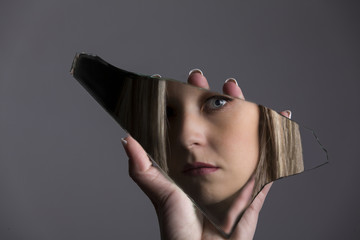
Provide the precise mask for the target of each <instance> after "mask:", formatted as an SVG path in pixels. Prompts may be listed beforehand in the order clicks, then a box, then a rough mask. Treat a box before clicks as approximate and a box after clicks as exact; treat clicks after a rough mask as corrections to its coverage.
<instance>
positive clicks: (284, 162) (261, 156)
mask: <svg viewBox="0 0 360 240" xmlns="http://www.w3.org/2000/svg"><path fill="white" fill-rule="evenodd" d="M71 72H72V74H73V76H74V77H75V78H76V79H77V80H78V81H79V82H80V83H81V84H82V85H83V86H84V87H85V88H86V89H87V90H88V91H89V92H90V94H91V95H92V96H93V97H94V98H95V99H96V100H97V101H98V102H99V103H100V104H101V105H102V106H103V107H104V108H105V109H106V111H107V112H109V113H110V114H111V116H112V117H113V118H114V119H115V120H116V121H117V122H118V123H119V124H120V125H121V126H122V127H123V128H124V129H125V130H126V131H127V132H129V133H130V134H131V135H132V136H133V137H134V138H135V139H136V140H137V141H138V142H139V143H140V144H141V145H142V146H143V147H144V149H145V150H146V151H147V153H148V154H149V156H150V157H151V158H152V161H153V162H154V164H155V165H157V166H158V167H159V168H160V169H161V170H162V171H163V173H164V174H167V175H168V176H169V177H170V178H171V179H172V180H173V181H174V182H175V183H176V184H177V185H178V186H179V187H180V188H181V189H182V190H183V191H184V192H185V193H186V194H187V195H188V196H189V197H190V199H192V201H193V202H194V203H195V204H196V206H197V207H198V208H199V209H200V210H201V211H202V212H203V213H204V215H205V216H206V217H207V218H208V219H209V220H210V221H211V222H212V223H213V224H214V225H215V226H216V228H217V229H219V231H220V232H221V233H222V234H223V235H224V236H226V237H229V236H230V235H231V233H232V231H233V229H234V228H235V226H236V223H237V222H238V221H239V220H240V219H241V216H242V214H243V213H244V211H245V210H246V208H247V207H248V206H249V205H250V204H251V202H252V200H253V199H254V198H255V197H256V195H257V194H258V193H259V191H260V190H261V189H262V188H263V187H264V186H265V185H266V184H267V183H269V182H272V181H274V180H276V179H279V178H283V177H285V176H290V175H294V174H298V173H301V172H303V171H304V169H311V168H314V167H317V166H320V165H321V164H323V163H325V162H326V161H327V159H326V154H324V151H323V149H322V148H321V146H319V144H318V141H317V138H316V136H315V135H314V134H313V132H312V131H311V130H306V129H302V128H301V127H300V126H299V125H298V124H297V123H296V122H294V121H291V120H289V119H288V118H286V117H284V116H282V115H280V114H278V113H277V112H275V111H273V110H271V109H269V108H266V107H264V106H261V105H257V104H255V103H252V102H248V101H245V100H242V99H238V98H234V97H231V96H227V95H224V94H219V93H216V92H212V91H209V90H205V89H201V88H198V87H194V86H191V85H188V84H185V83H181V82H178V81H174V80H170V79H159V78H155V77H150V76H141V75H137V74H134V73H131V72H127V71H124V70H121V69H118V68H116V67H114V66H112V65H110V64H108V63H106V62H105V61H103V60H102V59H100V58H99V57H96V56H91V55H86V54H79V55H77V56H76V57H75V59H74V62H73V66H72V69H71ZM303 130H304V131H303ZM303 136H306V137H305V138H306V141H304V137H303ZM302 139H303V140H302ZM305 146H306V147H305ZM307 148H315V149H317V151H316V152H318V153H319V154H318V155H317V156H315V157H313V156H307V155H306V154H304V153H306V149H307ZM304 156H306V158H304ZM304 159H305V162H304Z"/></svg>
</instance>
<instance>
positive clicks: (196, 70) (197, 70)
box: [189, 68, 204, 76]
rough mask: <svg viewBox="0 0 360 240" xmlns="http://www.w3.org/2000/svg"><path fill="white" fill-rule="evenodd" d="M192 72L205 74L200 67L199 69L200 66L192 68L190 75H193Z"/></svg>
mask: <svg viewBox="0 0 360 240" xmlns="http://www.w3.org/2000/svg"><path fill="white" fill-rule="evenodd" d="M192 73H200V74H201V75H203V76H204V74H203V72H202V71H201V70H200V69H198V68H195V69H193V70H191V71H190V72H189V75H191V74H192Z"/></svg>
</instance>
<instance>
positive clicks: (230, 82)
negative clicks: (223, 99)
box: [223, 78, 245, 100]
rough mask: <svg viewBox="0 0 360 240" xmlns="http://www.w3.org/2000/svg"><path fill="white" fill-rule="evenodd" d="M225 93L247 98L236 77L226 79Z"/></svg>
mask: <svg viewBox="0 0 360 240" xmlns="http://www.w3.org/2000/svg"><path fill="white" fill-rule="evenodd" d="M223 93H224V94H227V95H229V96H232V97H236V98H240V99H243V100H245V97H244V94H243V93H242V91H241V88H240V87H239V85H238V83H237V81H236V79H235V78H228V79H226V81H225V83H224V85H223Z"/></svg>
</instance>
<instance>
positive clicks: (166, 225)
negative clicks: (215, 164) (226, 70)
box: [123, 70, 301, 239]
mask: <svg viewBox="0 0 360 240" xmlns="http://www.w3.org/2000/svg"><path fill="white" fill-rule="evenodd" d="M188 82H189V84H192V85H194V86H197V87H201V88H207V89H208V88H209V86H208V83H207V80H206V78H205V77H204V76H203V74H202V73H201V71H197V70H195V71H192V72H191V73H190V75H189V79H188ZM166 90H170V91H171V89H166ZM223 90H224V93H225V94H227V95H229V96H232V97H237V98H240V99H244V96H243V94H242V92H241V90H240V88H239V87H238V85H237V83H236V81H234V80H231V81H227V82H226V83H225V84H224V87H223ZM282 114H283V115H285V116H287V117H290V115H289V112H282ZM255 115H256V114H255ZM258 115H259V116H258V117H259V121H261V116H263V112H262V111H261V108H260V111H259V112H258ZM265 115H266V114H265ZM170 127H171V124H170ZM258 130H259V131H266V127H264V128H262V129H258ZM129 132H130V133H131V131H129ZM170 134H171V132H170ZM170 139H171V137H170ZM123 143H124V147H125V150H126V152H127V154H128V156H129V168H130V176H131V177H132V178H133V179H134V181H136V182H137V183H138V185H139V186H140V187H141V188H142V189H143V191H144V192H145V193H146V194H147V195H148V196H149V198H150V199H151V200H152V202H153V204H154V206H155V209H156V212H157V214H158V218H159V223H160V229H161V235H162V237H163V238H164V239H198V238H199V239H200V238H202V239H206V238H213V237H215V236H216V237H218V238H219V239H221V236H220V235H219V233H218V232H217V231H216V229H215V228H214V227H213V226H212V224H210V223H209V222H208V220H207V219H205V218H203V217H202V216H201V215H199V214H197V213H196V212H195V211H194V208H193V204H192V202H191V201H190V200H189V199H188V198H187V196H186V195H185V194H184V193H183V192H182V191H181V190H180V189H179V187H177V186H176V185H175V184H173V183H172V182H171V181H169V180H168V179H167V178H166V177H164V176H163V175H162V174H161V172H160V171H159V170H158V169H157V168H154V167H153V166H152V164H151V162H150V161H149V159H148V157H147V155H146V153H145V151H144V150H143V149H142V148H141V147H140V145H139V144H138V143H137V142H136V141H135V140H134V139H133V138H131V137H130V136H129V137H127V138H126V139H124V141H123ZM259 152H261V150H260V151H259ZM261 161H262V160H261V158H260V159H259V162H258V161H257V160H256V161H255V164H254V166H255V167H254V166H253V169H252V170H249V171H248V172H250V173H251V174H250V175H252V174H253V175H254V177H255V178H257V174H258V173H257V172H256V171H255V169H256V166H257V165H258V164H262V165H264V163H262V162H261ZM159 163H161V161H159ZM169 168H170V166H169ZM257 169H259V168H257ZM298 170H299V171H300V170H301V168H299V169H298ZM169 171H170V175H171V168H170V169H169ZM270 172H271V171H270ZM271 175H272V174H270V178H269V177H265V178H264V179H263V182H262V183H261V185H259V186H261V187H263V186H264V185H265V183H268V182H269V180H273V177H278V176H280V175H278V176H276V175H272V176H271ZM250 182H251V181H250ZM252 188H254V189H255V190H254V191H253V192H256V193H257V190H256V187H252ZM269 188H270V186H266V187H264V189H263V190H262V191H261V192H260V193H259V194H258V195H257V196H256V198H255V199H254V201H253V202H252V204H251V205H250V207H249V208H248V209H247V210H246V211H245V213H244V214H243V215H242V218H241V220H240V222H239V224H238V225H237V226H236V228H235V229H234V232H233V234H232V238H234V239H251V238H252V237H253V234H254V232H255V228H256V222H257V217H258V213H259V211H260V209H261V206H262V204H263V201H264V199H265V196H266V194H267V192H268V190H269Z"/></svg>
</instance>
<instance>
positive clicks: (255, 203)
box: [250, 182, 273, 214]
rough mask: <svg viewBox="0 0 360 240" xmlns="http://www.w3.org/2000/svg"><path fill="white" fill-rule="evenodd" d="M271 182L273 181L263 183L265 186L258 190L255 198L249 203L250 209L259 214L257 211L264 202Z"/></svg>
mask: <svg viewBox="0 0 360 240" xmlns="http://www.w3.org/2000/svg"><path fill="white" fill-rule="evenodd" d="M272 184H273V183H272V182H271V183H269V184H267V185H265V187H264V188H263V189H262V190H261V191H260V192H259V194H258V195H257V196H256V198H255V199H254V201H253V202H252V204H251V205H250V210H253V211H255V213H257V214H259V212H260V210H261V208H262V206H263V204H264V201H265V198H266V196H267V194H268V193H269V191H270V188H271V186H272Z"/></svg>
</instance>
